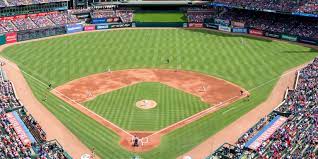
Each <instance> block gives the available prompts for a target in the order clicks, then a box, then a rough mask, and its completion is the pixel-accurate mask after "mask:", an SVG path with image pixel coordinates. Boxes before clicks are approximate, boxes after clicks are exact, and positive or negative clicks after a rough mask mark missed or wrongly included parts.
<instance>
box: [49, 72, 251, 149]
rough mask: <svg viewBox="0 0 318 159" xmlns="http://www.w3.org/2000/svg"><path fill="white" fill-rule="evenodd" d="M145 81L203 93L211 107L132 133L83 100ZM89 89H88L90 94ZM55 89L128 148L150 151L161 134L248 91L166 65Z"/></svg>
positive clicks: (91, 78)
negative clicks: (135, 141)
mask: <svg viewBox="0 0 318 159" xmlns="http://www.w3.org/2000/svg"><path fill="white" fill-rule="evenodd" d="M142 82H160V83H162V84H165V85H168V86H170V87H172V88H175V89H179V90H181V91H184V92H186V93H189V94H192V95H194V96H197V97H200V99H201V100H202V101H203V102H205V103H208V104H210V105H211V107H210V108H208V109H205V110H203V111H201V112H198V113H197V114H194V115H192V116H190V117H188V118H186V119H184V120H181V121H179V122H177V123H174V124H172V125H169V126H168V127H165V128H163V129H161V130H159V131H157V132H154V133H148V132H143V131H142V130H140V132H134V135H132V134H131V133H129V132H128V130H123V129H122V128H120V127H119V126H117V125H115V124H113V123H112V122H110V121H109V120H107V119H105V118H103V117H101V116H100V115H98V114H96V113H94V112H93V111H91V110H89V109H87V108H86V107H84V106H83V105H82V104H80V103H83V102H87V101H89V100H92V99H94V98H95V97H97V96H98V95H101V94H105V93H109V92H111V91H114V90H118V89H120V88H123V87H127V86H130V85H133V84H137V83H142ZM240 91H244V92H245V94H243V95H241V94H240ZM87 92H89V95H88V93H87ZM52 93H53V94H55V95H56V96H58V97H59V98H61V99H63V100H64V101H66V102H68V103H69V104H71V105H72V106H73V107H74V108H76V109H78V110H80V111H81V112H83V113H84V114H86V115H87V116H89V117H91V118H93V119H95V120H96V121H98V122H99V123H101V124H102V125H104V126H106V127H107V128H109V129H111V130H113V131H114V132H116V133H117V134H118V135H119V136H121V138H122V140H121V141H120V144H121V145H122V146H123V147H124V148H126V149H127V150H129V151H134V152H144V151H149V150H151V149H153V148H155V147H157V146H158V145H159V143H160V138H161V136H163V135H165V134H167V133H169V132H171V131H173V130H175V129H177V128H180V127H183V126H185V125H187V124H189V123H191V122H193V121H195V120H198V119H200V118H202V117H204V116H206V115H208V114H210V113H212V112H215V111H217V110H218V109H220V108H222V107H225V106H228V105H229V104H230V103H233V102H235V101H237V100H239V99H241V98H243V97H245V95H247V94H248V92H247V91H245V90H244V89H243V88H241V87H239V86H237V85H235V84H233V83H230V82H227V81H225V80H223V79H219V78H216V77H212V76H208V75H205V74H201V73H198V72H192V71H184V70H166V69H131V70H121V71H111V72H105V73H99V74H94V75H90V76H86V77H83V78H80V79H76V80H73V81H70V82H68V83H66V84H63V85H61V86H58V87H57V88H56V89H54V90H52ZM145 134H148V135H147V136H146V138H147V140H148V142H146V143H144V145H143V146H142V147H132V146H131V139H132V137H133V136H137V137H139V138H142V137H144V138H145Z"/></svg>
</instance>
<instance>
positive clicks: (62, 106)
mask: <svg viewBox="0 0 318 159" xmlns="http://www.w3.org/2000/svg"><path fill="white" fill-rule="evenodd" d="M58 106H59V107H61V108H64V109H65V110H67V111H68V112H69V111H70V110H69V109H67V108H66V107H65V106H64V105H58Z"/></svg>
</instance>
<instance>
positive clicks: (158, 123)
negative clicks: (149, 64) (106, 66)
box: [84, 82, 209, 131]
mask: <svg viewBox="0 0 318 159" xmlns="http://www.w3.org/2000/svg"><path fill="white" fill-rule="evenodd" d="M143 99H149V100H154V101H156V102H157V106H156V107H155V108H152V109H149V110H145V109H140V108H138V107H136V102H137V101H140V100H143ZM84 105H85V106H86V107H87V108H89V109H91V110H93V111H94V112H96V113H97V114H99V115H101V116H102V117H104V118H106V119H108V120H110V121H111V122H112V123H115V124H116V125H118V126H120V127H121V128H124V129H125V130H134V131H138V130H139V131H154V130H159V129H162V128H164V127H166V126H169V125H171V124H173V123H175V122H178V121H180V120H182V119H185V118H187V117H189V116H191V115H193V114H195V113H198V112H200V111H202V110H204V109H206V108H208V107H209V105H208V104H205V103H203V102H201V100H200V99H199V98H198V97H195V96H193V95H191V94H187V93H185V92H183V91H180V90H177V89H174V88H171V87H169V86H166V85H163V84H160V83H152V82H145V83H139V84H135V85H132V86H127V87H124V88H122V89H119V90H116V91H112V92H110V93H107V94H104V95H100V96H98V97H97V98H95V99H93V100H91V101H88V102H85V103H84Z"/></svg>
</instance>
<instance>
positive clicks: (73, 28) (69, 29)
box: [66, 24, 83, 34]
mask: <svg viewBox="0 0 318 159" xmlns="http://www.w3.org/2000/svg"><path fill="white" fill-rule="evenodd" d="M80 31H83V25H82V24H71V25H66V33H67V34H69V33H76V32H80Z"/></svg>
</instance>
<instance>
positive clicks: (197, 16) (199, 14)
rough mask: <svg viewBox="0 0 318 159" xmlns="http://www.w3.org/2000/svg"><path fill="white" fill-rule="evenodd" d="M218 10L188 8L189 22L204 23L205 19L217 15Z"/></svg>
mask: <svg viewBox="0 0 318 159" xmlns="http://www.w3.org/2000/svg"><path fill="white" fill-rule="evenodd" d="M215 14H216V12H215V11H213V10H210V9H202V10H197V9H195V10H192V9H189V10H187V18H188V22H191V23H202V22H204V20H205V19H210V18H212V17H213V15H215Z"/></svg>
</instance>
